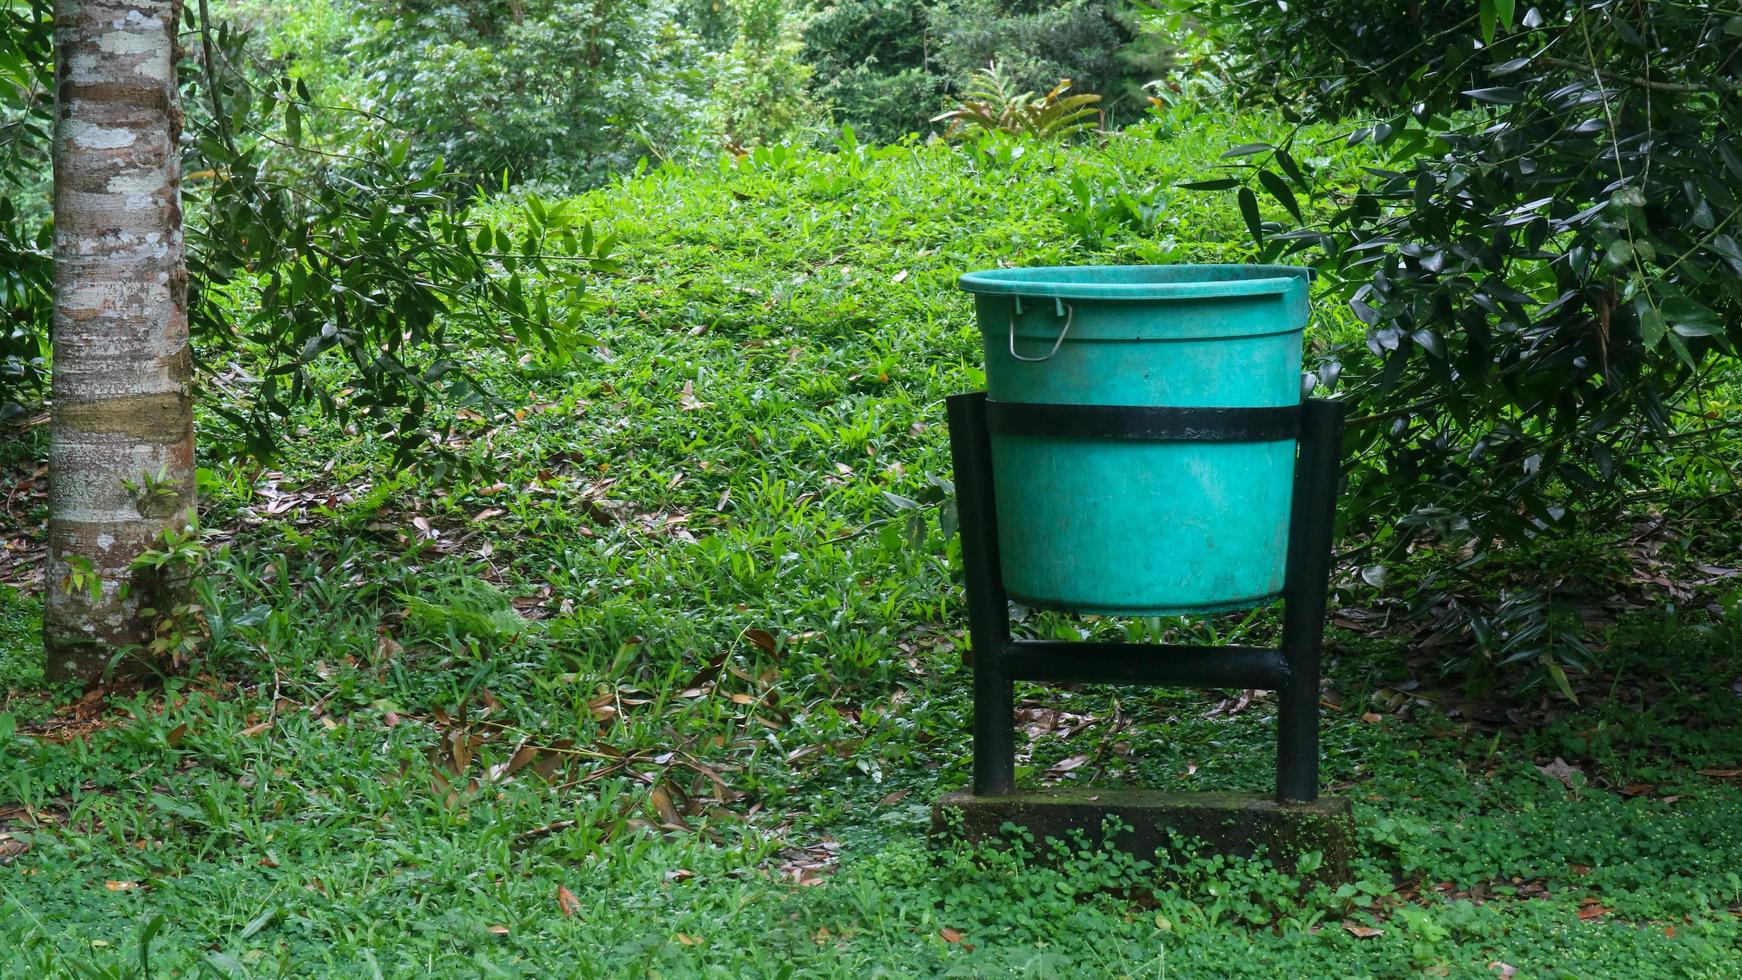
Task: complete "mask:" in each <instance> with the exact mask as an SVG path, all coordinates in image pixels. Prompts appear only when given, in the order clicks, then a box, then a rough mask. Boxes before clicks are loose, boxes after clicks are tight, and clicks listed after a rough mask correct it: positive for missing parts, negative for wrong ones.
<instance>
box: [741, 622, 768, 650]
mask: <svg viewBox="0 0 1742 980" xmlns="http://www.w3.org/2000/svg"><path fill="white" fill-rule="evenodd" d="M743 636H744V639H746V640H749V641H750V642H751V643H753V644H755V645H756V646H757V647H758V648H760V649H761V650H762V651H763V652H764V653H773V652H774V647H775V639H774V634H773V633H770V632H768V631H767V630H759V629H757V628H756V627H754V626H751V627H749V628H747V629H745V630H744V633H743Z"/></svg>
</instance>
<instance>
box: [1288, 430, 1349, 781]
mask: <svg viewBox="0 0 1742 980" xmlns="http://www.w3.org/2000/svg"><path fill="white" fill-rule="evenodd" d="M1342 432H1343V405H1342V403H1340V402H1332V401H1325V400H1322V399H1308V400H1307V401H1306V402H1305V403H1303V404H1302V405H1301V424H1300V458H1299V459H1298V460H1297V461H1296V463H1295V470H1294V508H1293V513H1292V514H1291V515H1290V517H1289V531H1288V572H1287V578H1286V581H1285V585H1284V587H1283V601H1284V603H1285V605H1284V608H1283V620H1282V651H1283V655H1284V656H1285V657H1287V658H1288V673H1289V678H1288V681H1287V683H1286V684H1285V685H1284V686H1283V688H1282V690H1281V691H1280V692H1278V693H1279V695H1280V702H1279V707H1278V715H1277V724H1276V798H1277V800H1278V801H1279V802H1283V803H1290V802H1310V801H1312V800H1316V799H1318V796H1319V648H1320V644H1321V643H1322V641H1323V638H1324V631H1325V597H1326V592H1327V591H1328V589H1329V586H1330V583H1329V579H1330V563H1331V532H1332V523H1333V522H1334V521H1335V520H1336V513H1337V480H1338V476H1339V470H1340V468H1341V467H1340V463H1341V455H1342V448H1341V442H1342Z"/></svg>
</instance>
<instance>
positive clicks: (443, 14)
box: [350, 0, 708, 185]
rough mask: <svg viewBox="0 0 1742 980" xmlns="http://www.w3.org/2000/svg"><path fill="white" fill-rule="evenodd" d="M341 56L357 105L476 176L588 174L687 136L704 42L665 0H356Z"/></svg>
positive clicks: (426, 151) (703, 87)
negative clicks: (356, 21)
mask: <svg viewBox="0 0 1742 980" xmlns="http://www.w3.org/2000/svg"><path fill="white" fill-rule="evenodd" d="M355 9H356V13H357V16H358V17H359V18H363V17H365V16H366V17H369V18H372V19H370V20H367V21H363V22H362V26H361V27H360V29H359V35H358V36H357V37H356V38H355V39H354V40H353V42H352V44H351V48H350V58H351V59H352V62H353V65H354V68H355V70H356V71H357V73H358V74H359V76H361V77H362V79H363V81H364V82H365V84H364V85H360V86H358V87H357V89H356V92H355V95H356V97H357V98H358V101H359V104H360V105H361V106H362V107H363V108H366V109H369V110H371V111H374V112H377V113H379V114H381V115H382V116H385V117H387V118H389V119H392V120H393V121H394V122H395V123H397V124H398V125H401V126H403V127H404V128H406V129H407V130H409V131H411V132H414V133H417V134H418V135H419V140H418V141H417V144H416V145H415V146H414V147H413V160H414V161H416V162H417V163H418V164H419V165H427V163H428V162H430V161H431V160H434V159H435V158H436V157H438V156H439V157H441V158H442V159H443V160H445V161H446V164H447V166H448V167H449V168H451V169H453V170H455V171H458V172H461V173H465V174H470V175H472V177H473V178H474V179H475V180H477V181H479V182H481V183H491V184H493V183H495V182H497V181H498V180H499V179H500V178H501V177H502V175H504V174H506V175H507V176H508V179H509V180H510V181H518V180H521V179H525V178H527V177H533V176H538V177H545V178H551V179H558V180H565V181H569V182H573V183H576V184H581V185H588V184H596V183H598V182H600V181H602V180H604V179H605V178H606V177H607V176H609V175H610V174H613V173H617V172H621V171H623V170H627V169H629V168H630V167H632V166H633V165H634V163H635V161H636V160H637V159H638V158H640V157H642V156H645V155H649V154H651V155H655V156H661V155H670V154H675V153H678V152H681V150H682V148H683V147H684V146H686V145H687V144H688V143H689V142H690V141H692V140H693V139H694V138H695V134H696V131H697V128H698V125H699V121H700V119H701V114H702V112H703V110H704V108H705V100H706V96H707V91H708V79H707V78H706V77H705V72H704V71H703V70H702V67H703V65H704V63H705V58H704V49H703V47H702V45H701V43H700V41H699V40H698V39H697V38H696V37H695V35H693V34H691V33H690V32H688V31H686V30H684V29H683V26H682V24H681V23H680V22H679V20H678V16H677V6H676V4H675V3H674V2H672V0H653V2H649V3H636V4H629V3H622V2H619V0H489V2H481V3H472V4H467V5H463V6H462V5H456V4H451V3H446V2H441V0H396V2H394V3H389V4H358V5H357V6H356V7H355Z"/></svg>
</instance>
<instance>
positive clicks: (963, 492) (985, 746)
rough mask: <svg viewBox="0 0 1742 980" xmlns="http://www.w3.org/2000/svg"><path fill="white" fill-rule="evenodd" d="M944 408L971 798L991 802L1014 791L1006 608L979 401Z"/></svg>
mask: <svg viewBox="0 0 1742 980" xmlns="http://www.w3.org/2000/svg"><path fill="white" fill-rule="evenodd" d="M948 406H949V419H950V456H951V459H952V461H953V462H954V464H955V470H956V517H957V522H958V523H959V524H960V526H961V534H962V572H963V577H964V579H965V580H966V586H967V595H968V635H969V638H970V640H971V642H972V646H973V656H974V661H973V663H974V793H975V794H976V795H978V796H994V795H998V794H1002V793H1009V792H1011V791H1012V790H1014V789H1015V788H1016V704H1015V700H1016V695H1015V689H1014V684H1013V683H1012V681H1011V679H1010V675H1009V673H1008V672H1007V671H1006V670H1005V669H1004V667H1003V663H1002V661H1003V655H1004V647H1005V645H1006V644H1008V643H1009V642H1010V607H1009V598H1008V596H1006V594H1005V592H1004V581H1003V577H1002V576H1001V574H1000V573H999V566H998V515H997V505H996V503H995V501H994V499H993V494H992V441H991V436H990V434H989V433H988V431H987V428H986V394H985V393H984V392H975V393H973V394H967V395H955V396H952V397H951V398H949V399H948Z"/></svg>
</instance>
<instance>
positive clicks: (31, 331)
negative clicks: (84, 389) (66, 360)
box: [0, 0, 54, 423]
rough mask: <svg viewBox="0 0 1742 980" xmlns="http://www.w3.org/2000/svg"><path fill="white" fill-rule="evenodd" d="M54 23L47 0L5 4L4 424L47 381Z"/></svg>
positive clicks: (0, 112) (0, 59)
mask: <svg viewBox="0 0 1742 980" xmlns="http://www.w3.org/2000/svg"><path fill="white" fill-rule="evenodd" d="M52 29H53V21H52V19H51V17H50V13H49V8H48V4H47V0H32V2H30V3H16V4H12V3H9V4H0V423H4V422H5V421H6V420H7V419H9V418H11V417H12V416H14V415H16V414H18V412H20V411H21V410H22V409H21V407H20V404H19V402H20V400H21V399H24V398H28V397H30V396H32V395H34V394H36V393H38V392H40V391H41V390H42V387H43V383H44V382H45V381H46V375H45V372H44V366H45V361H44V357H45V356H46V353H47V352H46V351H45V350H44V342H45V340H46V338H47V333H46V332H45V331H43V330H42V325H43V324H45V323H47V322H48V318H49V315H50V310H51V304H52V295H51V292H50V290H51V288H52V281H53V275H54V268H53V257H52V256H53V247H54V243H53V237H52V236H53V231H52V229H51V228H50V226H49V223H48V187H47V181H48V170H49V168H48V147H49V135H48V129H49V126H50V125H51V120H50V115H49V114H50V112H51V111H52V109H53V106H54V78H53V73H52V70H51V68H50V66H51V64H52V58H51V55H50V51H51V49H52V47H53V34H52Z"/></svg>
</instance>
